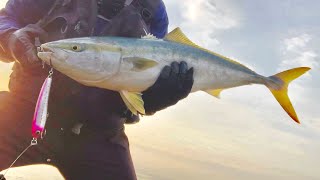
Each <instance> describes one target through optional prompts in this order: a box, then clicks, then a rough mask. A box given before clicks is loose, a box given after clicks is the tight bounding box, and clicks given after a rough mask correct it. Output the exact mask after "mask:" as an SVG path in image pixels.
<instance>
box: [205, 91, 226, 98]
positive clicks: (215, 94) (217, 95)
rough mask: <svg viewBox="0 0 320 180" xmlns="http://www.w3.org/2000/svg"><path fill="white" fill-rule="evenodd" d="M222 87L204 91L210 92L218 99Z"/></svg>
mask: <svg viewBox="0 0 320 180" xmlns="http://www.w3.org/2000/svg"><path fill="white" fill-rule="evenodd" d="M223 90H224V89H213V90H206V91H205V92H207V93H208V94H210V95H211V96H214V97H216V98H218V99H220V94H221V92H222V91H223Z"/></svg>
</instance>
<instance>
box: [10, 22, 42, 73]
mask: <svg viewBox="0 0 320 180" xmlns="http://www.w3.org/2000/svg"><path fill="white" fill-rule="evenodd" d="M45 36H46V32H45V31H44V30H43V29H42V28H40V27H39V26H37V25H35V24H29V25H27V26H26V27H24V28H21V29H18V30H16V31H14V32H13V33H12V34H11V35H10V36H9V39H8V49H9V51H10V53H11V56H12V57H13V59H14V60H16V61H18V62H19V63H20V64H21V66H22V67H23V68H35V67H40V66H41V63H40V60H39V58H38V56H37V49H36V47H35V45H34V40H35V38H36V37H40V39H45V38H46V37H45Z"/></svg>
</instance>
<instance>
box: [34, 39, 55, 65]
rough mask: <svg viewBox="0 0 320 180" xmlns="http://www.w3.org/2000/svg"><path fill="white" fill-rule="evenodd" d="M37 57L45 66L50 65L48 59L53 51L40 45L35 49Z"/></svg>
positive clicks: (44, 45)
mask: <svg viewBox="0 0 320 180" xmlns="http://www.w3.org/2000/svg"><path fill="white" fill-rule="evenodd" d="M37 51H38V54H37V55H38V57H39V58H40V59H41V60H42V61H44V62H45V63H47V64H50V59H51V57H52V55H53V50H52V49H51V48H50V47H48V46H47V45H46V44H42V45H41V46H40V47H38V48H37Z"/></svg>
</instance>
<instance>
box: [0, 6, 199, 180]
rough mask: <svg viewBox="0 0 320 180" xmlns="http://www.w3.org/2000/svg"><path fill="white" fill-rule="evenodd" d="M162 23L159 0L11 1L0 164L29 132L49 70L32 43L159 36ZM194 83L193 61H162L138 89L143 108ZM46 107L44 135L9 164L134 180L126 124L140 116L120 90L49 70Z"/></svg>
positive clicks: (2, 25) (5, 25)
mask: <svg viewBox="0 0 320 180" xmlns="http://www.w3.org/2000/svg"><path fill="white" fill-rule="evenodd" d="M167 30H168V17H167V13H166V9H165V5H164V3H163V2H162V0H97V1H96V0H91V1H88V0H56V1H52V0H41V1H37V0H9V1H8V3H7V5H6V7H5V8H4V9H2V10H1V11H0V37H1V38H0V60H1V61H3V62H14V66H13V72H12V74H11V76H10V83H9V89H10V92H0V132H1V136H0V145H1V146H0V171H1V170H3V169H6V168H8V167H9V166H10V164H11V162H12V161H13V160H14V159H15V158H16V157H17V155H18V153H19V152H21V151H22V150H23V148H24V147H25V146H27V145H28V143H29V140H30V138H31V120H32V116H33V113H34V109H35V105H36V101H37V96H38V94H39V91H40V88H41V85H42V83H43V82H44V80H45V79H46V77H47V76H48V71H49V69H50V67H48V66H46V65H44V64H42V63H41V62H40V61H39V59H38V57H37V44H38V45H39V43H40V42H41V43H45V42H49V41H54V40H59V39H66V38H73V37H86V36H123V37H139V38H140V37H141V36H145V35H147V34H149V33H150V34H153V35H154V36H156V37H157V38H163V37H164V36H165V35H166V34H167ZM88 60H89V59H88ZM192 85H193V68H189V67H188V65H187V63H186V62H184V61H181V62H176V61H175V62H173V63H172V64H171V65H167V66H165V67H164V68H163V69H162V71H161V73H160V75H159V77H158V79H157V81H156V82H155V83H154V84H153V85H152V86H151V87H149V88H148V89H147V90H145V91H144V92H142V98H143V101H144V109H145V114H146V115H153V114H154V113H156V112H157V111H160V110H162V109H164V108H167V107H169V106H172V105H174V104H176V103H177V102H178V101H179V100H181V99H183V98H185V97H187V96H188V94H189V93H190V91H191V88H192ZM48 112H49V118H48V121H47V123H46V130H47V131H46V134H45V137H44V139H43V140H41V141H39V145H37V146H34V147H32V148H30V149H29V150H28V151H27V152H26V153H25V154H24V155H23V156H22V157H20V158H19V159H18V161H17V162H16V163H15V166H23V165H30V164H50V165H53V166H55V167H57V168H58V169H59V170H60V172H61V173H62V175H63V176H64V177H65V178H66V179H128V180H131V179H136V174H135V171H134V167H133V163H132V160H131V155H130V150H129V142H128V139H127V136H126V134H125V132H124V124H125V123H136V122H138V121H139V116H138V115H134V114H132V112H131V111H130V110H129V109H128V108H127V107H126V106H125V104H124V102H123V101H122V99H121V97H120V95H119V93H118V92H115V91H111V90H106V89H100V88H94V87H87V86H84V85H81V84H79V83H77V82H75V81H74V80H72V79H70V78H68V77H66V76H64V75H62V74H61V73H59V72H58V71H54V72H53V83H52V89H51V95H50V100H49V110H48Z"/></svg>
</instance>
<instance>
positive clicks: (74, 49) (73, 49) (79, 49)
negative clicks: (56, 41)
mask: <svg viewBox="0 0 320 180" xmlns="http://www.w3.org/2000/svg"><path fill="white" fill-rule="evenodd" d="M71 49H72V51H75V52H80V51H82V49H83V48H82V47H81V46H80V45H72V46H71Z"/></svg>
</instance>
